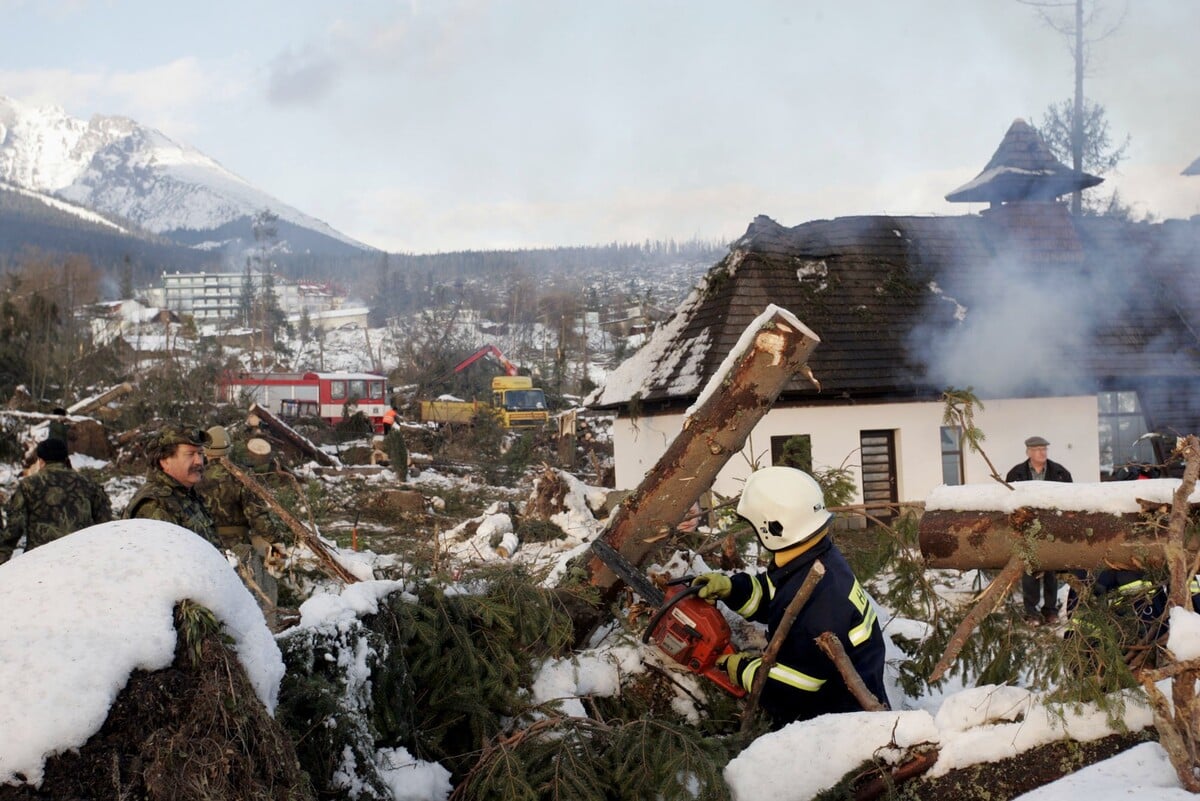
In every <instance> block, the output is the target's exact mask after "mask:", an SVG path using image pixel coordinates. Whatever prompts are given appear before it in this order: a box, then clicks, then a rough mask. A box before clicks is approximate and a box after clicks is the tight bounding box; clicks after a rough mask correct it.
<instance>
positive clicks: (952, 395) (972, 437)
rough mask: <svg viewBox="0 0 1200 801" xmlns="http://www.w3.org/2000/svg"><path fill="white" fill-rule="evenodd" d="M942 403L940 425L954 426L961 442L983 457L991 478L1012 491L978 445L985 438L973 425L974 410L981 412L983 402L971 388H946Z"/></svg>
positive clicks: (980, 430)
mask: <svg viewBox="0 0 1200 801" xmlns="http://www.w3.org/2000/svg"><path fill="white" fill-rule="evenodd" d="M942 402H943V403H945V411H944V412H943V414H942V423H943V424H944V425H947V426H956V427H957V428H958V430H959V431H960V432H961V433H960V436H961V437H962V441H963V442H965V443H966V444H967V446H968V447H970V449H971V451H972V452H974V453H978V454H979V455H980V456H982V457H983V461H984V462H986V463H987V466H988V469H989V470H991V471H992V472H991V476H992V478H993V479H995V480H996V481H999V482H1000V483H1001V484H1003V485H1004V486H1006V487H1008V488H1009V489H1012V488H1013V487H1012V485H1011V484H1009V483H1008V482H1007V481H1005V480H1004V479H1003V478H1001V476H1000V471H998V470H997V469H996V466H995V465H994V464H992V460H991V459H989V458H988V455H987V453H986V452H984V450H983V448H982V447H981V444H980V443H982V442H983V441H984V439H986V436H985V435H984V433H983V430H982V429H980V428H978V427H977V426H976V425H975V409H976V408H978V409H979V410H980V411H983V402H982V401H980V400H979V398H977V397H975V393H974V391H973V388H972V387H967V388H966V389H955V388H954V387H948V388H947V389H946V390H945V391H944V392H942Z"/></svg>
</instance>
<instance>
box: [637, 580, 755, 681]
mask: <svg viewBox="0 0 1200 801" xmlns="http://www.w3.org/2000/svg"><path fill="white" fill-rule="evenodd" d="M696 589H697V588H689V587H686V586H681V585H679V584H673V585H668V586H667V587H666V589H665V590H664V592H663V595H664V598H665V600H664V603H663V606H662V609H660V610H659V613H657V614H656V615H655V616H654V617H653V618H652V619H651V621H650V625H649V627H647V629H646V633H645V634H644V635H643V636H642V640H643V642H653V643H654V644H655V645H657V646H658V648H659V650H661V651H662V652H663V653H665V654H666V655H667V656H669V657H671V658H672V659H673V660H675V661H676V662H678V663H679V664H681V665H683V666H684V667H686V668H687V669H688V670H690V671H692V672H693V673H698V674H700V675H701V676H704V677H705V678H707V679H709V680H710V681H712V682H714V683H716V684H718V685H720V686H721V688H722V689H724V690H726V691H727V692H729V693H731V694H732V695H734V696H736V697H738V698H741V697H742V696H744V695H745V694H746V691H745V690H743V689H742V688H741V687H739V686H738V685H737V684H734V683H733V682H732V681H730V679H729V675H728V674H727V673H726V672H725V670H724V669H723V668H720V667H717V659H718V658H719V657H722V656H726V655H728V654H733V653H736V652H737V649H736V648H734V646H733V642H732V635H731V632H730V630H729V623H728V622H726V620H725V616H724V615H722V614H721V611H720V610H719V609H717V607H716V606H715V605H713V604H710V603H708V602H707V601H704V600H701V599H700V597H699V596H698V595H696V593H695V590H696ZM679 596H684V597H679Z"/></svg>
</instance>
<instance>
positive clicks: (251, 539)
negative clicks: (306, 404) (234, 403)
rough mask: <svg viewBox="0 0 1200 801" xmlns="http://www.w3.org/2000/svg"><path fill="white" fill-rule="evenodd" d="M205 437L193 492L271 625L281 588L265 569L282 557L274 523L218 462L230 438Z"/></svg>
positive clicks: (216, 431) (211, 433)
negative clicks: (198, 478) (204, 461)
mask: <svg viewBox="0 0 1200 801" xmlns="http://www.w3.org/2000/svg"><path fill="white" fill-rule="evenodd" d="M207 434H208V437H209V443H208V444H207V445H206V446H205V448H204V453H205V455H206V456H207V457H208V458H209V460H210V461H209V463H208V465H207V466H206V467H205V468H204V478H203V479H202V480H201V481H200V483H199V484H197V485H196V491H197V492H198V493H199V494H200V497H202V498H203V499H204V503H205V505H206V506H207V507H208V511H209V514H211V515H212V518H213V522H214V523H215V524H216V528H217V536H218V537H219V538H220V541H221V545H222V547H223V548H225V549H226V550H229V551H232V552H233V553H234V555H235V556H237V558H238V561H239V562H240V563H241V569H239V570H238V574H239V575H240V576H241V577H242V582H243V583H244V584H246V586H247V587H248V588H249V590H250V592H251V594H252V595H254V597H255V599H256V600H257V601H258V602H259V606H260V607H262V610H263V614H264V616H265V617H266V618H267V623H268V624H273V622H274V620H275V607H276V605H277V604H278V602H279V584H278V582H277V581H276V580H275V577H274V576H273V575H271V573H270V572H269V571H268V570H267V569H266V560H267V559H282V557H283V554H282V549H281V548H280V546H279V545H278V544H277V543H276V541H277V540H278V539H279V536H278V534H279V528H278V526H277V524H276V519H275V517H274V515H272V514H271V512H270V510H269V509H267V506H266V504H265V503H263V502H262V500H260V499H259V498H258V496H256V495H255V494H254V493H253V492H251V490H250V489H249V488H248V487H247V486H246V485H245V484H243V483H242V482H241V481H238V479H237V478H236V477H235V476H234V475H233V474H232V473H230V472H229V469H228V468H227V467H226V466H225V465H224V464H223V463H222V461H221V457H227V456H228V454H229V446H230V441H229V433H228V432H227V431H226V430H225V429H224V428H223V427H221V426H213V427H212V428H210V429H208V431H207Z"/></svg>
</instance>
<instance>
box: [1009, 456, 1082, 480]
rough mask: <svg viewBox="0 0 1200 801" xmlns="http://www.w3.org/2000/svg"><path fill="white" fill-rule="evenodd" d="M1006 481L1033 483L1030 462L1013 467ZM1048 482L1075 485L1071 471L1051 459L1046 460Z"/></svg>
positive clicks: (1026, 461)
mask: <svg viewBox="0 0 1200 801" xmlns="http://www.w3.org/2000/svg"><path fill="white" fill-rule="evenodd" d="M1004 480H1005V481H1032V480H1033V470H1032V469H1031V468H1030V467H1029V460H1028V459H1026V460H1025V461H1023V462H1021V463H1020V464H1016V465H1013V468H1012V470H1009V471H1008V475H1007V476H1005V477H1004ZM1046 480H1047V481H1061V482H1063V483H1066V484H1071V483H1074V482H1072V481H1071V471H1070V470H1068V469H1067V468H1065V467H1063V466H1062V465H1061V464H1059V463H1058V462H1055V461H1052V460H1050V459H1047V460H1046Z"/></svg>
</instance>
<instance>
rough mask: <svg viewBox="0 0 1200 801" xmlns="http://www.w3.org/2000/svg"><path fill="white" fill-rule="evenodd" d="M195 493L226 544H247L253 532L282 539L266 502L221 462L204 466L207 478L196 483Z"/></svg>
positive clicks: (272, 538)
mask: <svg viewBox="0 0 1200 801" xmlns="http://www.w3.org/2000/svg"><path fill="white" fill-rule="evenodd" d="M196 492H197V493H199V495H200V497H201V498H202V499H203V500H204V505H205V506H206V507H207V508H208V513H209V514H210V515H211V516H212V519H213V524H214V525H215V526H216V528H217V533H218V535H219V536H220V539H221V541H222V542H223V543H224V547H226V548H232V547H234V546H235V545H241V544H248V543H249V542H250V535H251V534H255V535H257V536H259V537H262V538H263V539H265V540H267V541H268V542H276V541H278V540H279V535H278V528H277V526H276V523H275V517H274V516H273V515H272V514H271V512H270V510H269V509H267V505H266V504H265V503H263V502H262V501H261V500H260V499H259V498H258V497H257V496H256V495H255V494H254V493H253V492H251V491H250V489H249V488H248V487H246V485H245V484H243V483H242V482H240V481H238V480H237V479H236V478H234V476H233V474H232V473H230V472H229V470H228V469H227V468H226V467H225V465H223V464H221V463H220V462H211V463H209V464H208V466H206V467H205V468H204V480H202V481H201V482H200V483H199V484H197V485H196ZM238 529H240V530H238Z"/></svg>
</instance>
